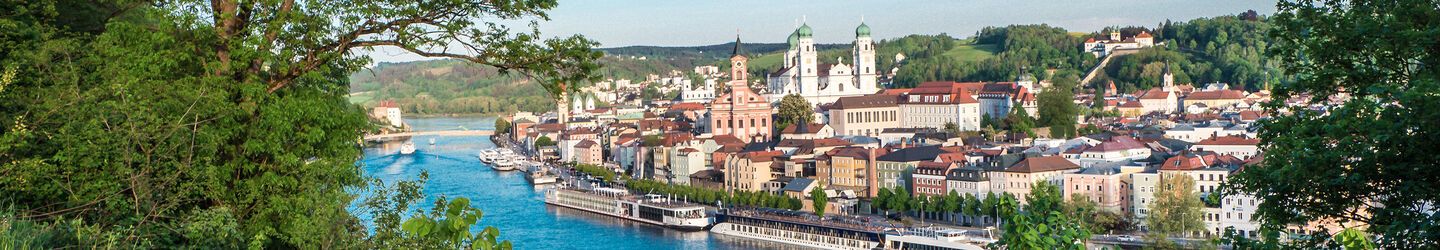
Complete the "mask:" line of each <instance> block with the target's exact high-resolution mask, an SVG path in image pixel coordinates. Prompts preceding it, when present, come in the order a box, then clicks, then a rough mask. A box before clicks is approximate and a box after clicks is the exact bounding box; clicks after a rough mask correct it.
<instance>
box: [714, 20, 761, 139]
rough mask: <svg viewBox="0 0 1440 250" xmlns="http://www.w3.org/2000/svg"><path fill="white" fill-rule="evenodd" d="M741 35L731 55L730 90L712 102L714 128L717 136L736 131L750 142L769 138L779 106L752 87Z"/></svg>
mask: <svg viewBox="0 0 1440 250" xmlns="http://www.w3.org/2000/svg"><path fill="white" fill-rule="evenodd" d="M743 53H744V50H742V49H740V38H739V37H736V38H735V55H734V56H731V57H730V66H731V68H730V78H731V80H730V83H729V84H730V92H729V93H725V94H724V95H721V96H720V97H719V98H715V100H714V102H712V103H711V104H710V124H711V127H712V129H711V132H712V133H713V134H714V135H715V136H721V135H733V136H735V137H736V138H740V140H742V141H745V142H746V143H750V142H757V141H769V140H770V138H771V126H773V124H771V123H772V122H773V121H772V120H771V118H770V116H771V115H773V114H775V110H774V109H771V108H770V101H769V100H766V99H765V97H764V96H761V95H759V94H756V93H755V91H751V90H750V82H749V81H748V80H747V78H748V77H747V76H748V75H749V73H748V71H747V70H746V69H745V67H746V65H745V61H746V60H747V59H746V58H745V56H743V55H741V54H743Z"/></svg>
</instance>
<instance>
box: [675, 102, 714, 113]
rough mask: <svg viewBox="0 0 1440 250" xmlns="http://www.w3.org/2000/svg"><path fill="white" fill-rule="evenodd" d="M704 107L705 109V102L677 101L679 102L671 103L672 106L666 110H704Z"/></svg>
mask: <svg viewBox="0 0 1440 250" xmlns="http://www.w3.org/2000/svg"><path fill="white" fill-rule="evenodd" d="M704 109H705V105H704V104H700V103H695V102H691V103H677V104H674V105H670V108H669V109H666V111H690V110H704Z"/></svg>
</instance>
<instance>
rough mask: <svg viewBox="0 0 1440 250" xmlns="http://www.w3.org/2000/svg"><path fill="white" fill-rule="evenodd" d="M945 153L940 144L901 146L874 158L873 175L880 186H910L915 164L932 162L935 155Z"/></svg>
mask: <svg viewBox="0 0 1440 250" xmlns="http://www.w3.org/2000/svg"><path fill="white" fill-rule="evenodd" d="M942 153H945V150H943V149H940V146H926V147H913V148H903V149H900V150H896V151H895V152H890V153H889V154H885V155H882V156H879V157H876V158H875V173H876V174H875V175H876V179H877V181H878V182H879V186H880V187H881V188H889V189H896V188H903V189H905V190H913V187H911V186H910V183H911V181H910V179H911V175H912V174H914V173H915V166H918V165H920V163H921V162H933V161H935V157H936V156H939V155H940V154H942Z"/></svg>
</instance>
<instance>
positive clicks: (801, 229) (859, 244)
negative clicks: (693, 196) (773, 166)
mask: <svg viewBox="0 0 1440 250" xmlns="http://www.w3.org/2000/svg"><path fill="white" fill-rule="evenodd" d="M715 219H716V224H715V226H714V227H712V228H710V232H711V233H717V234H723V235H729V236H735V237H742V238H750V239H757V240H765V241H773V242H779V243H785V244H792V245H799V246H805V247H813V248H821V249H855V250H863V249H875V248H877V247H882V246H883V245H882V244H881V242H884V240H885V239H884V238H883V237H884V236H883V232H884V227H881V226H879V225H874V224H870V223H869V222H867V221H863V219H861V218H853V217H825V218H821V217H816V216H814V215H810V213H809V212H801V211H791V210H775V209H758V208H757V209H726V210H723V211H721V213H719V214H716V215H715Z"/></svg>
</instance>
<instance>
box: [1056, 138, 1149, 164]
mask: <svg viewBox="0 0 1440 250" xmlns="http://www.w3.org/2000/svg"><path fill="white" fill-rule="evenodd" d="M1150 153H1151V150H1150V147H1146V146H1145V144H1144V143H1141V142H1140V141H1136V140H1135V138H1131V137H1129V136H1123V135H1117V136H1111V137H1110V138H1108V139H1106V140H1105V141H1103V142H1100V144H1096V145H1095V146H1092V147H1089V148H1086V149H1085V150H1082V151H1081V153H1080V155H1079V156H1078V158H1076V159H1075V161H1076V163H1077V164H1080V167H1087V168H1088V167H1090V166H1094V165H1096V164H1101V163H1107V162H1118V161H1124V160H1140V159H1145V158H1150Z"/></svg>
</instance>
